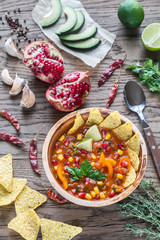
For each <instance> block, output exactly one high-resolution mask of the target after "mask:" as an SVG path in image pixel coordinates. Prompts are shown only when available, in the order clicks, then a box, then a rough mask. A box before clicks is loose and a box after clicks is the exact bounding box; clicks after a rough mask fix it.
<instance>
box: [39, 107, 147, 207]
mask: <svg viewBox="0 0 160 240" xmlns="http://www.w3.org/2000/svg"><path fill="white" fill-rule="evenodd" d="M91 109H92V108H86V109H81V110H78V111H75V112H72V113H69V114H67V115H66V116H65V117H63V118H62V119H60V120H59V121H58V122H57V123H56V124H55V125H54V126H53V127H52V128H51V130H50V131H49V133H48V135H47V137H46V139H45V142H44V145H43V166H44V170H45V172H46V175H47V177H48V179H49V181H50V183H51V184H52V186H53V187H54V189H56V190H57V192H58V193H59V194H60V195H62V196H63V197H64V198H66V199H67V200H69V201H70V202H73V203H75V204H78V205H81V206H86V207H103V206H108V205H111V204H113V203H116V202H119V201H121V200H123V199H124V198H126V197H127V196H128V195H129V194H131V193H132V192H133V191H134V190H135V189H136V188H137V187H138V185H139V184H140V182H141V180H142V178H143V175H144V173H145V169H146V166H147V149H146V144H145V141H144V139H143V137H142V135H141V133H140V132H139V130H138V129H137V127H136V126H135V125H134V124H133V123H132V128H133V132H134V133H136V132H138V133H139V136H140V144H141V150H140V167H139V170H138V172H137V178H136V180H135V182H134V183H133V184H132V185H131V186H130V187H128V188H126V189H125V191H123V192H122V193H120V194H119V195H117V196H115V197H113V198H111V199H104V200H94V201H93V200H91V201H89V200H85V199H80V198H77V197H75V196H73V195H71V194H70V193H68V192H67V191H65V190H64V189H63V188H62V187H61V185H60V184H59V183H58V182H57V180H56V179H55V177H54V175H53V174H52V172H51V170H50V160H51V157H52V152H53V145H54V144H55V142H56V141H57V140H58V139H59V137H60V136H61V135H62V134H63V132H64V131H66V130H67V129H69V128H71V126H72V125H73V122H74V119H75V116H76V114H77V113H79V114H81V115H82V116H83V118H84V120H86V119H87V118H88V115H89V112H90V111H91ZM98 109H99V111H100V112H101V114H102V115H103V117H106V116H107V115H108V114H110V113H112V112H113V111H112V110H108V109H104V108H98ZM120 117H121V120H122V122H126V121H129V119H127V118H126V117H124V116H123V115H120Z"/></svg>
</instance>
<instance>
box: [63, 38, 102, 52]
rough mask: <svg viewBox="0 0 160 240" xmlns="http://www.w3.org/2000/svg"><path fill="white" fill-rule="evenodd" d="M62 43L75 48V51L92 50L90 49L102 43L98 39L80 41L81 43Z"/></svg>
mask: <svg viewBox="0 0 160 240" xmlns="http://www.w3.org/2000/svg"><path fill="white" fill-rule="evenodd" d="M62 43H63V44H64V45H65V46H67V47H70V48H73V49H78V50H90V49H93V48H96V47H98V46H99V45H100V43H101V40H100V39H98V38H90V39H88V40H85V41H80V42H68V41H64V40H62Z"/></svg>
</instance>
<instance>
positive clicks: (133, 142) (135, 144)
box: [126, 133, 140, 156]
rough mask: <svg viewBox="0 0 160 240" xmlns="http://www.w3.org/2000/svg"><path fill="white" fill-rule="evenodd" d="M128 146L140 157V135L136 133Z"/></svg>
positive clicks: (128, 142)
mask: <svg viewBox="0 0 160 240" xmlns="http://www.w3.org/2000/svg"><path fill="white" fill-rule="evenodd" d="M126 145H127V146H128V147H129V148H130V149H132V150H133V151H134V152H135V153H137V155H138V156H139V152H140V139H139V133H136V134H134V135H133V137H131V138H130V139H129V140H128V141H127V142H126Z"/></svg>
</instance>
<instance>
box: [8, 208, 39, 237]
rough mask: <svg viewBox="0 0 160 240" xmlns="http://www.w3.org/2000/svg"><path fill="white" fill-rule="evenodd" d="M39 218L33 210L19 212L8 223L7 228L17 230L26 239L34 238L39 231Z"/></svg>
mask: <svg viewBox="0 0 160 240" xmlns="http://www.w3.org/2000/svg"><path fill="white" fill-rule="evenodd" d="M39 226H40V218H39V217H38V215H37V214H36V213H35V211H34V210H32V209H30V210H29V211H27V212H24V213H22V214H19V215H18V216H17V217H15V218H14V219H12V220H11V221H10V223H9V224H8V228H10V229H13V230H14V231H16V232H18V233H19V234H20V235H21V236H22V237H23V238H24V239H26V240H36V239H37V235H38V232H39Z"/></svg>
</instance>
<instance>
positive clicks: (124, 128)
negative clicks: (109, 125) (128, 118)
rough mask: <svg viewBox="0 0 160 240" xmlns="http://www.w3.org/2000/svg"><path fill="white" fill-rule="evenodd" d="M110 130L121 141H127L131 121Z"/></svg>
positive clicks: (129, 136)
mask: <svg viewBox="0 0 160 240" xmlns="http://www.w3.org/2000/svg"><path fill="white" fill-rule="evenodd" d="M112 132H113V133H114V134H115V135H116V136H117V137H118V138H119V139H120V140H122V141H127V140H128V139H130V138H131V137H132V123H131V122H126V123H124V124H122V125H121V126H119V127H117V128H115V129H113V130H112Z"/></svg>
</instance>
